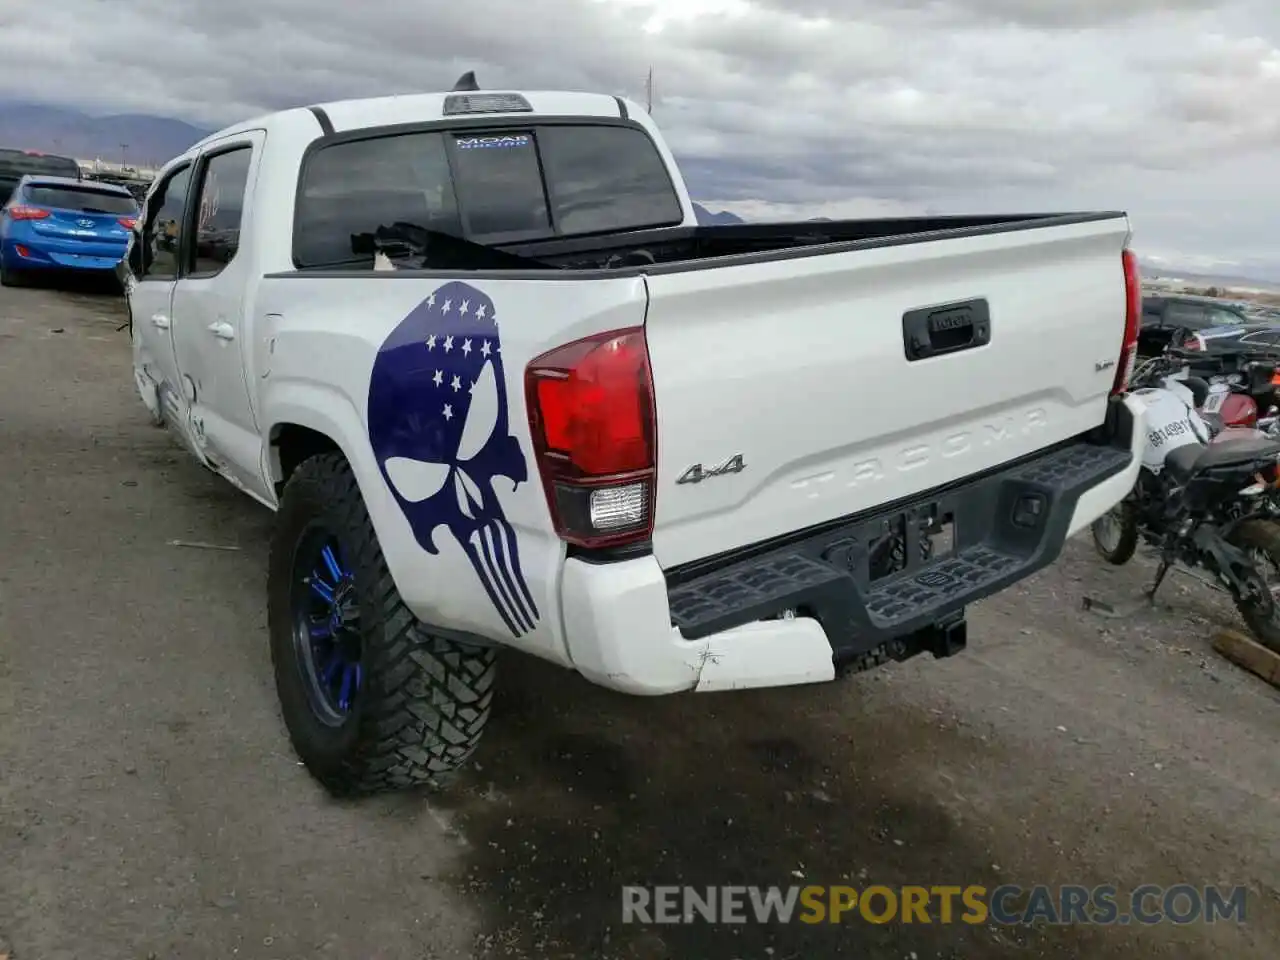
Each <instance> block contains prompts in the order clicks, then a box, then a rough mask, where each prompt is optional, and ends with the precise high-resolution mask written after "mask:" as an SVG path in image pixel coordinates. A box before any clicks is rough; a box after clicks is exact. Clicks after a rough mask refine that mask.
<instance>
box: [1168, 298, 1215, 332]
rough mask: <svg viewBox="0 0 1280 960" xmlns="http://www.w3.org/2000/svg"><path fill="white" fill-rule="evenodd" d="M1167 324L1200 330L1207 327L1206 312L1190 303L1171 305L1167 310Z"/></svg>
mask: <svg viewBox="0 0 1280 960" xmlns="http://www.w3.org/2000/svg"><path fill="white" fill-rule="evenodd" d="M1164 320H1165V323H1166V324H1168V325H1169V326H1171V327H1186V328H1187V329H1188V330H1199V329H1200V328H1201V327H1203V326H1204V325H1205V323H1206V322H1207V321H1206V318H1205V311H1204V310H1203V309H1202V308H1200V307H1197V306H1195V305H1194V304H1190V303H1171V304H1169V305H1168V307H1166V308H1165V313H1164Z"/></svg>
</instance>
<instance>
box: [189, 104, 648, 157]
mask: <svg viewBox="0 0 1280 960" xmlns="http://www.w3.org/2000/svg"><path fill="white" fill-rule="evenodd" d="M450 97H523V98H524V99H525V100H526V101H527V102H528V104H529V106H530V107H531V108H532V110H519V111H508V112H496V111H484V112H477V113H474V114H452V115H453V116H458V117H459V118H461V117H463V116H483V117H491V118H493V119H495V120H498V119H510V118H512V117H537V116H544V117H545V116H572V117H612V118H618V117H628V116H631V115H633V114H635V113H638V112H641V111H643V109H644V108H643V107H640V106H638V105H637V104H634V103H632V102H631V101H629V100H626V99H624V98H622V97H614V96H610V95H608V94H603V93H575V92H570V91H563V90H477V91H469V90H465V91H451V92H448V93H410V94H399V95H396V96H390V97H367V98H364V99H359V100H333V101H330V102H328V103H318V104H315V105H313V106H310V107H294V108H292V109H289V110H278V111H276V112H274V113H268V114H264V115H262V116H259V117H254V118H252V119H250V120H245V121H243V122H242V123H237V124H234V125H233V126H230V127H226V128H224V129H222V130H219V131H217V132H216V133H213V134H210V135H209V136H207V137H205V138H204V139H203V140H201V141H200V142H199V143H197V144H194V145H193V146H192V147H191V150H195V149H197V148H199V147H202V146H203V145H204V144H206V143H209V142H211V141H214V140H220V139H222V138H223V137H226V136H229V135H232V134H235V133H240V132H242V131H245V130H267V131H268V132H270V130H271V128H272V127H273V126H275V125H276V124H277V123H278V122H279V121H280V118H283V117H286V116H288V117H293V116H296V115H297V114H298V113H302V112H306V111H310V112H312V113H316V112H317V111H320V112H322V113H323V115H324V116H326V117H328V119H329V122H330V123H331V124H332V125H333V128H334V130H335V131H343V130H361V129H364V128H367V127H383V126H393V125H395V124H400V123H424V122H430V121H432V120H443V119H445V118H446V116H450V115H451V114H446V113H445V101H446V100H447V99H448V98H450Z"/></svg>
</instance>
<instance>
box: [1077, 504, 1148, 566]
mask: <svg viewBox="0 0 1280 960" xmlns="http://www.w3.org/2000/svg"><path fill="white" fill-rule="evenodd" d="M1089 530H1090V532H1092V534H1093V547H1094V549H1095V550H1097V551H1098V556H1100V557H1102V559H1103V560H1105V561H1107V563H1110V564H1114V565H1115V566H1117V567H1121V566H1124V565H1125V564H1126V563H1128V562H1129V561H1130V560H1131V559H1132V558H1133V554H1134V551H1135V550H1137V549H1138V518H1137V515H1136V514H1135V513H1134V510H1133V505H1132V504H1130V503H1128V502H1124V501H1122V502H1120V503H1117V504H1116V505H1115V506H1114V507H1112V508H1111V509H1110V510H1108V511H1107V512H1106V513H1104V514H1103V515H1102V516H1100V517H1099V518H1098V519H1097V520H1095V521H1093V523H1092V524H1091V525H1090V527H1089Z"/></svg>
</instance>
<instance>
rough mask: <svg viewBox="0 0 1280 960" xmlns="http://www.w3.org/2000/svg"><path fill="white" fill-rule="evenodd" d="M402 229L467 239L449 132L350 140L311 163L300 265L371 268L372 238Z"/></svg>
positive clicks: (299, 234)
mask: <svg viewBox="0 0 1280 960" xmlns="http://www.w3.org/2000/svg"><path fill="white" fill-rule="evenodd" d="M396 224H401V225H410V226H413V227H418V228H422V229H426V230H434V231H437V232H440V233H447V234H450V235H451V236H457V237H460V236H462V224H461V221H460V220H459V219H458V204H457V200H456V199H455V197H454V192H453V181H452V179H451V178H450V175H449V160H448V157H447V156H446V154H445V145H444V137H443V135H442V134H439V133H411V134H401V135H399V136H391V137H376V138H372V139H368V140H349V141H346V142H342V143H335V144H331V145H329V146H327V147H322V148H321V149H319V150H317V151H316V152H315V153H313V154H312V155H311V156H310V157H309V158H308V159H307V160H306V161H305V165H304V167H303V171H302V188H301V190H300V192H299V195H298V206H297V212H296V214H295V219H294V224H293V259H294V262H295V263H296V264H297V265H298V266H300V267H322V266H342V265H350V264H355V263H366V264H370V265H371V264H372V263H373V254H372V253H371V252H370V243H369V242H370V241H372V239H373V235H374V234H375V233H377V231H378V228H379V227H382V228H384V231H385V230H386V229H390V228H392V227H393V226H395V225H396Z"/></svg>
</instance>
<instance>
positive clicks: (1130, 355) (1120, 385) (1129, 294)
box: [1111, 250, 1142, 396]
mask: <svg viewBox="0 0 1280 960" xmlns="http://www.w3.org/2000/svg"><path fill="white" fill-rule="evenodd" d="M1120 261H1121V263H1122V264H1123V266H1124V295H1125V307H1124V341H1123V343H1122V344H1121V347H1120V365H1119V367H1117V369H1116V379H1115V382H1114V383H1112V385H1111V393H1112V395H1113V396H1114V395H1116V394H1121V393H1124V392H1125V391H1126V390H1128V389H1129V378H1130V377H1132V376H1133V365H1134V363H1135V362H1136V361H1137V359H1138V330H1139V328H1140V327H1141V326H1142V277H1141V276H1140V275H1139V273H1138V257H1137V255H1136V254H1135V253H1134V252H1133V251H1132V250H1123V251H1121V253H1120Z"/></svg>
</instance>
